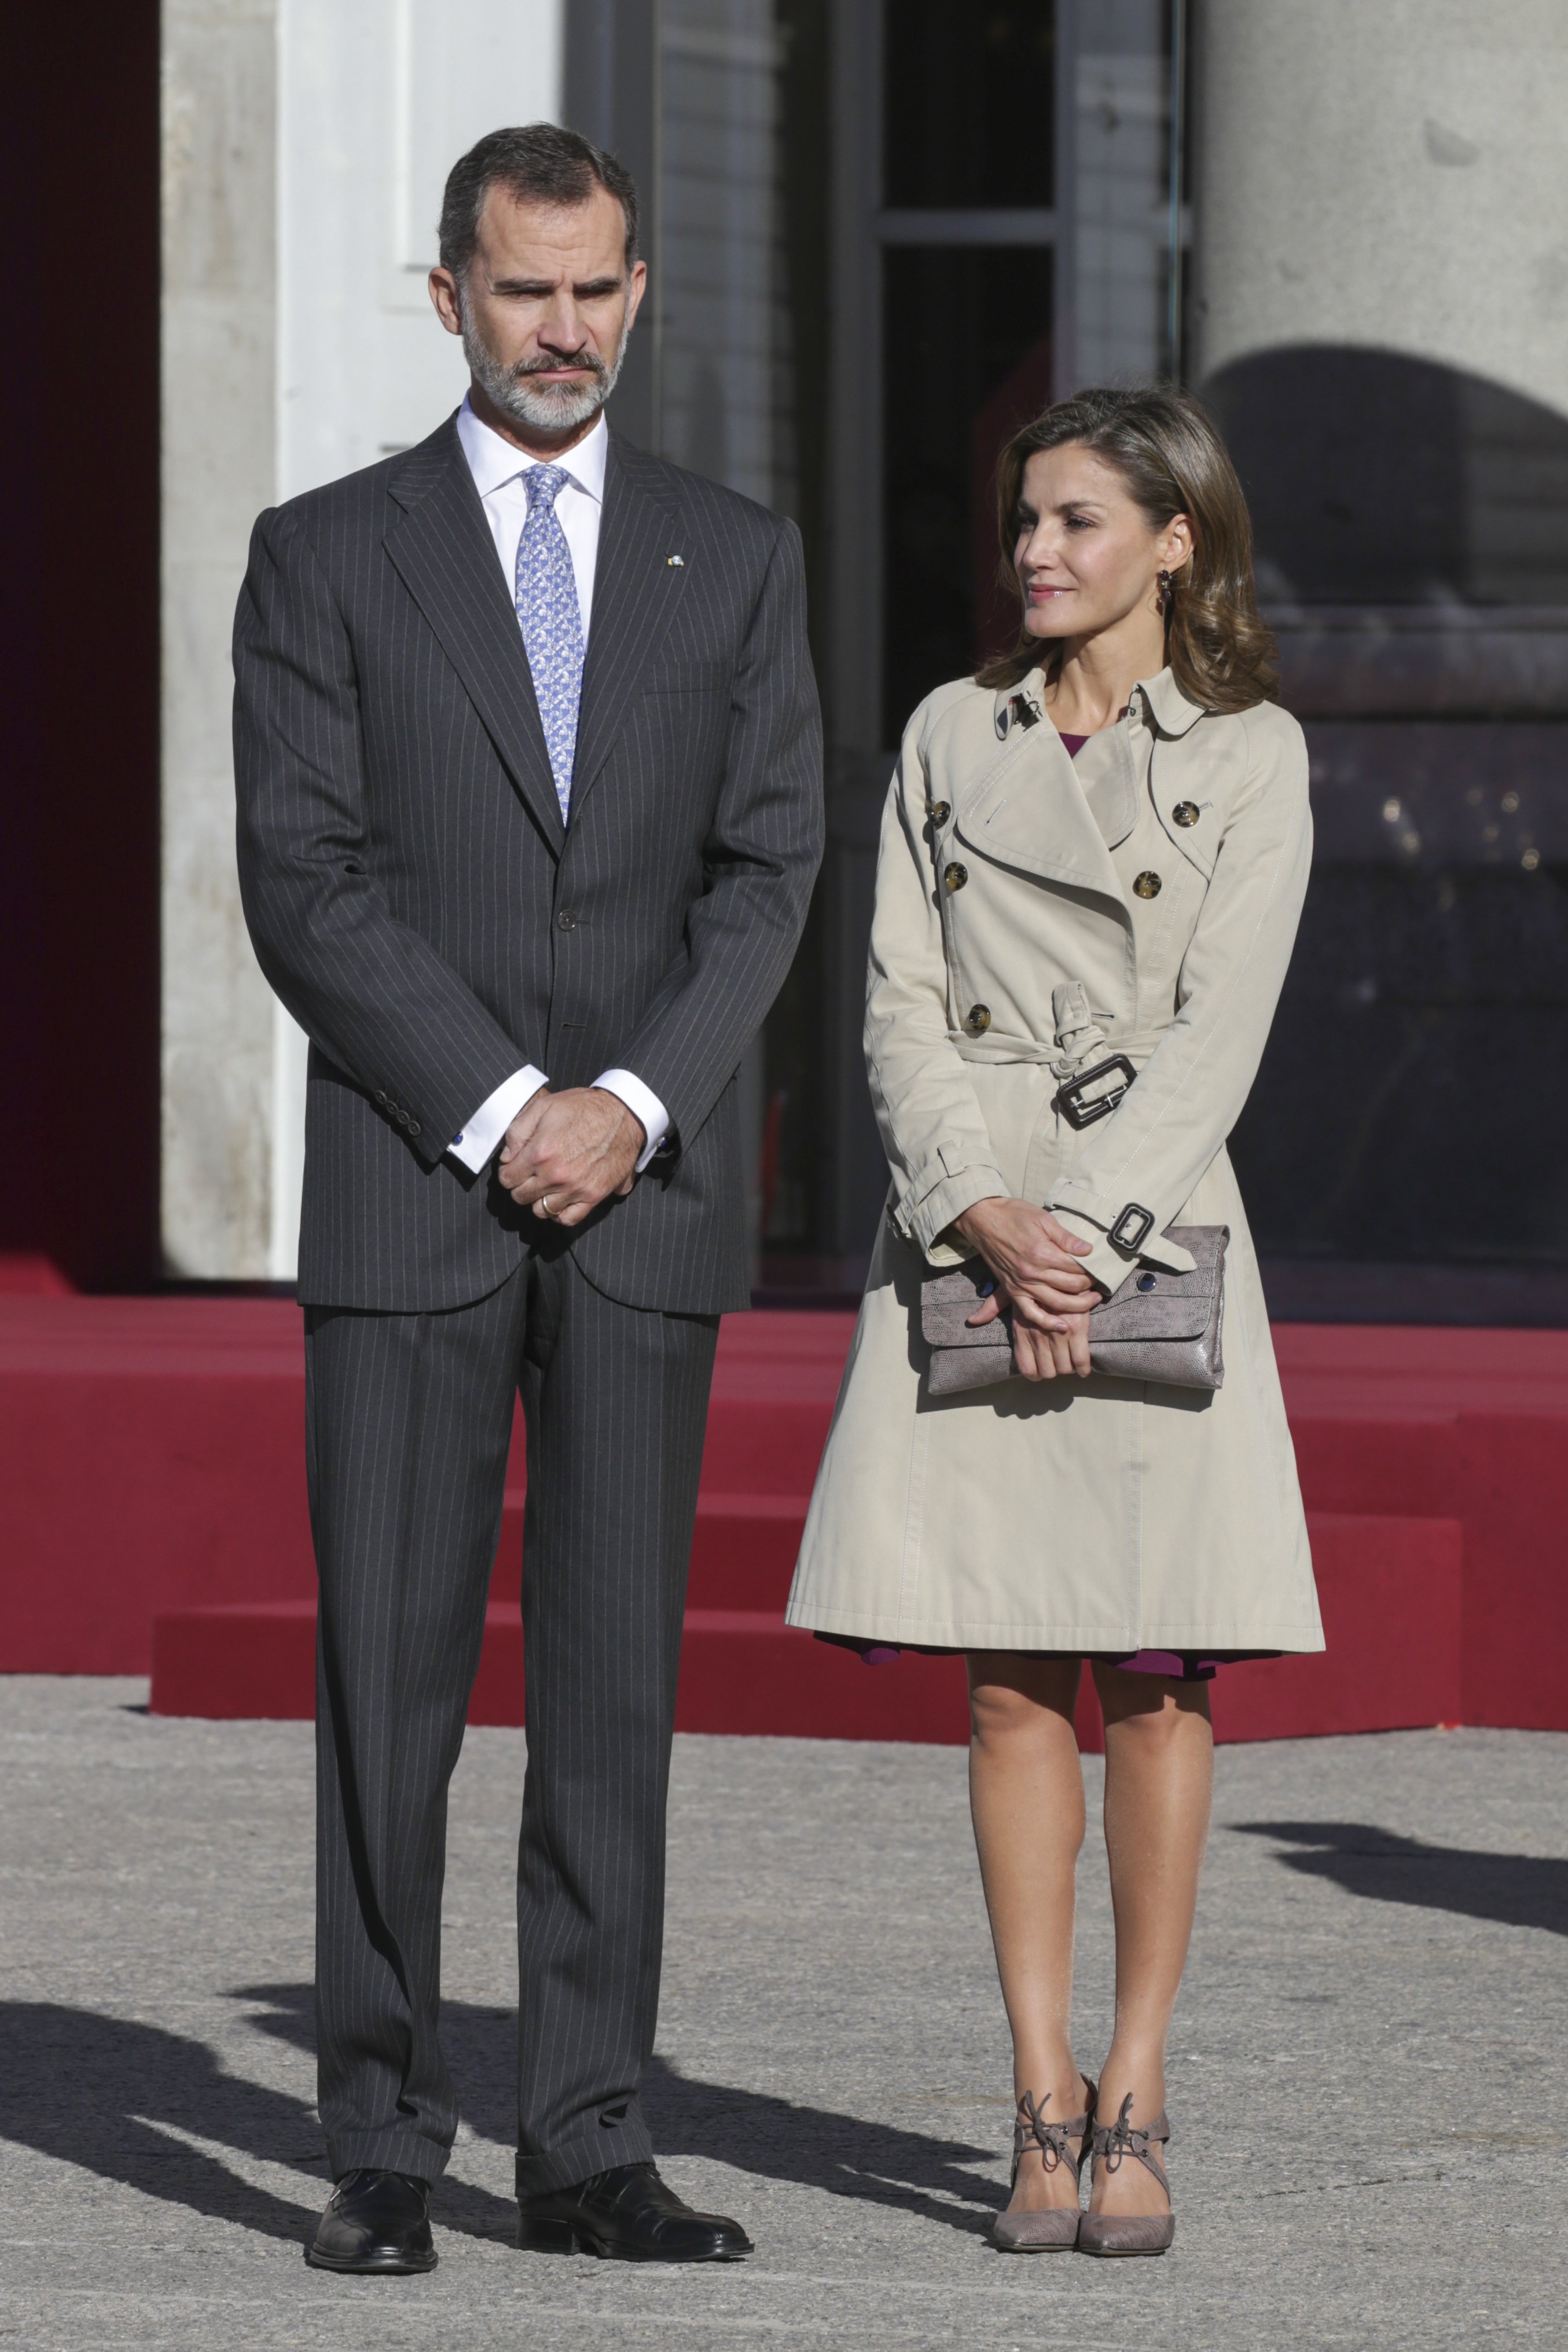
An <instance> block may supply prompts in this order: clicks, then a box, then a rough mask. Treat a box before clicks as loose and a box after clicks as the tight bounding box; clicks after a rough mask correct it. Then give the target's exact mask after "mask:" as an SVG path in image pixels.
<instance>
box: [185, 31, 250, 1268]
mask: <svg viewBox="0 0 1568 2352" xmlns="http://www.w3.org/2000/svg"><path fill="white" fill-rule="evenodd" d="M275 94H276V76H275V68H274V23H273V0H165V5H164V10H163V393H162V400H163V459H162V508H163V591H162V607H163V611H162V624H163V793H162V800H163V883H162V920H163V1146H162V1170H163V1181H162V1233H163V1252H164V1258H165V1262H166V1264H167V1266H168V1268H169V1271H170V1272H171V1273H172V1274H176V1275H185V1276H204V1277H214V1276H229V1277H246V1276H251V1277H254V1276H265V1275H266V1274H267V1270H268V1240H269V1227H270V1215H271V1202H270V1173H271V1170H270V1138H269V1130H270V1124H271V1090H272V1051H273V1010H272V1003H273V1001H272V997H271V994H270V992H269V991H268V989H267V983H266V982H265V981H264V980H263V979H262V977H261V973H260V971H258V970H257V968H256V959H255V958H254V956H253V955H252V954H251V951H250V943H249V941H248V940H247V939H246V931H245V924H244V920H243V919H242V917H241V914H240V905H239V889H238V886H237V883H236V881H235V857H234V786H233V767H232V761H231V756H230V749H229V697H230V691H231V672H230V667H229V630H230V625H231V623H232V619H233V614H234V604H235V593H236V591H237V589H238V586H239V583H240V579H241V577H242V575H243V572H244V570H245V555H246V542H247V541H248V539H249V535H250V527H251V524H252V522H253V521H254V520H255V518H256V514H257V513H258V511H259V510H260V509H261V508H263V507H264V506H266V505H267V504H268V503H269V502H270V500H271V499H272V497H273V489H274V456H273V452H274V439H275V433H274V397H273V385H274V375H275V368H274V324H275V310H276V291H275V281H276V263H275V236H274V216H275V174H274V163H273V151H274V134H273V124H274V103H275Z"/></svg>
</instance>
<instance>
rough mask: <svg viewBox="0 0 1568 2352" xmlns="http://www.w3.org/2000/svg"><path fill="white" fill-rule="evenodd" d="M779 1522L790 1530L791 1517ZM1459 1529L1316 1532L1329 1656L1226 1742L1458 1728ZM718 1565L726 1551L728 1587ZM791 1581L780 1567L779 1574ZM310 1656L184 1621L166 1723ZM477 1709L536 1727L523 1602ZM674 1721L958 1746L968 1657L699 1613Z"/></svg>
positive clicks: (273, 1705)
mask: <svg viewBox="0 0 1568 2352" xmlns="http://www.w3.org/2000/svg"><path fill="white" fill-rule="evenodd" d="M711 1524H712V1526H713V1527H714V1528H733V1529H735V1530H737V1534H738V1538H739V1539H741V1540H744V1541H745V1542H746V1543H747V1545H748V1546H749V1545H750V1544H751V1542H752V1540H753V1538H754V1523H752V1522H749V1521H748V1520H747V1517H745V1516H744V1515H742V1516H740V1517H737V1518H735V1519H727V1517H726V1516H725V1514H723V1513H722V1512H720V1513H715V1514H714V1515H713V1518H712V1522H711ZM774 1524H775V1525H782V1524H783V1519H782V1515H780V1517H779V1521H777V1522H775V1523H774ZM1460 1533H1461V1531H1460V1529H1459V1528H1458V1525H1457V1524H1456V1523H1455V1522H1454V1521H1452V1520H1449V1519H1389V1518H1378V1517H1350V1516H1332V1515H1331V1516H1326V1517H1321V1518H1314V1519H1313V1521H1312V1553H1313V1559H1314V1561H1315V1564H1316V1567H1317V1573H1318V1586H1319V1591H1320V1593H1321V1595H1322V1610H1323V1621H1324V1627H1325V1631H1326V1633H1327V1636H1328V1642H1329V1648H1328V1651H1327V1653H1326V1654H1323V1655H1321V1656H1303V1657H1296V1658H1281V1659H1278V1660H1270V1661H1268V1662H1259V1663H1258V1664H1250V1665H1240V1666H1227V1667H1225V1668H1223V1669H1222V1670H1221V1673H1220V1675H1219V1676H1218V1680H1217V1682H1216V1683H1215V1685H1214V1686H1213V1700H1214V1720H1215V1732H1216V1737H1217V1738H1219V1739H1222V1740H1236V1739H1286V1738H1297V1737H1302V1736H1306V1735H1309V1734H1312V1733H1320V1732H1334V1731H1389V1730H1397V1729H1401V1728H1404V1727H1408V1726H1413V1725H1418V1724H1430V1723H1451V1722H1455V1721H1457V1720H1458V1716H1459V1696H1460V1678H1459V1667H1460V1646H1459V1645H1460V1616H1459V1602H1460V1570H1461V1560H1462V1555H1461V1542H1460ZM715 1541H717V1538H715ZM720 1557H721V1555H720V1554H719V1553H718V1552H717V1551H716V1553H715V1555H714V1563H713V1566H712V1569H711V1570H710V1572H711V1573H712V1574H713V1575H715V1576H717V1574H718V1561H719V1559H720ZM750 1565H751V1563H750V1559H749V1557H748V1556H746V1555H742V1556H740V1565H739V1570H738V1571H737V1572H738V1573H739V1574H742V1575H744V1574H745V1573H747V1572H749V1570H750ZM777 1573H778V1568H777V1560H775V1563H774V1564H773V1566H771V1567H770V1568H769V1569H768V1575H769V1576H774V1577H776V1576H777ZM759 1581H760V1582H763V1583H765V1582H766V1578H763V1579H761V1580H759ZM314 1654H315V1612H314V1610H313V1609H312V1608H311V1607H310V1605H309V1604H308V1603H304V1602H297V1601H285V1602H273V1603H271V1604H267V1603H263V1604H261V1605H259V1606H256V1607H255V1608H252V1609H234V1608H230V1609H206V1610H188V1611H181V1612H171V1613H169V1614H167V1615H165V1616H162V1617H160V1618H159V1620H158V1621H157V1623H156V1626H155V1628H154V1633H153V1665H152V1710H153V1712H154V1714H157V1715H204V1716H231V1717H262V1716H272V1717H306V1716H308V1715H309V1714H310V1713H311V1712H312V1711H313V1707H314V1694H315V1665H314ZM468 1712H469V1721H470V1722H471V1723H476V1724H517V1723H520V1722H521V1721H522V1719H523V1635H522V1623H521V1620H520V1617H519V1615H518V1612H517V1603H516V1601H495V1602H492V1604H491V1607H490V1610H489V1613H488V1616H487V1619H486V1629H485V1645H484V1650H483V1654H482V1656H481V1660H480V1665H479V1673H478V1677H477V1679H476V1683H475V1686H474V1696H473V1700H472V1703H471V1705H470V1707H469V1711H468ZM675 1720H676V1724H677V1726H678V1727H679V1728H680V1729H681V1730H683V1731H707V1732H747V1733H753V1734H758V1733H760V1734H773V1735H778V1736H787V1737H790V1738H832V1739H911V1740H928V1741H935V1742H938V1743H946V1742H951V1741H962V1740H964V1739H966V1738H967V1737H968V1719H967V1706H966V1701H965V1681H964V1668H963V1664H962V1661H961V1660H959V1659H957V1658H923V1657H916V1656H905V1657H902V1658H899V1659H897V1660H895V1661H894V1662H892V1663H890V1664H883V1665H875V1666H868V1665H865V1664H862V1662H861V1660H860V1659H858V1658H856V1657H854V1656H853V1655H852V1654H850V1653H849V1652H847V1651H843V1650H840V1649H836V1648H834V1647H833V1646H832V1645H831V1643H824V1642H818V1641H814V1640H813V1639H812V1637H811V1636H810V1634H809V1633H800V1632H798V1631H796V1630H794V1629H793V1628H791V1627H789V1626H787V1625H786V1624H785V1622H784V1619H783V1614H782V1610H781V1608H779V1607H778V1606H774V1607H767V1606H762V1607H757V1606H752V1607H747V1608H744V1609H737V1608H713V1607H706V1606H695V1607H693V1608H692V1609H690V1610H689V1611H688V1612H687V1615H686V1625H685V1648H684V1653H683V1657H682V1664H681V1683H680V1694H679V1698H678V1701H677V1705H676V1715H675ZM1079 1735H1080V1738H1081V1740H1082V1745H1083V1746H1084V1747H1085V1748H1096V1749H1097V1748H1100V1747H1101V1746H1102V1745H1103V1738H1102V1734H1101V1729H1100V1721H1099V1709H1098V1706H1097V1705H1096V1704H1095V1701H1094V1699H1093V1696H1092V1685H1091V1684H1090V1682H1089V1679H1088V1677H1087V1676H1085V1679H1084V1685H1083V1692H1082V1699H1081V1703H1080V1708H1079Z"/></svg>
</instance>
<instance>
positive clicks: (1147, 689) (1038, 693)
mask: <svg viewBox="0 0 1568 2352" xmlns="http://www.w3.org/2000/svg"><path fill="white" fill-rule="evenodd" d="M1133 691H1134V694H1141V695H1142V696H1143V698H1144V707H1145V712H1146V713H1147V715H1148V717H1149V718H1150V719H1152V720H1153V722H1154V724H1155V727H1157V728H1158V730H1159V731H1160V733H1161V734H1162V735H1169V736H1179V735H1185V734H1186V733H1187V732H1188V730H1190V729H1191V728H1192V727H1194V726H1195V725H1196V724H1197V720H1198V719H1201V718H1202V717H1203V716H1204V709H1203V705H1202V704H1201V703H1198V702H1189V701H1188V700H1187V698H1186V695H1185V694H1184V693H1183V692H1182V690H1181V688H1180V687H1179V686H1178V685H1177V684H1176V679H1175V677H1173V675H1172V673H1171V669H1170V666H1169V664H1168V663H1167V664H1166V667H1165V668H1164V669H1162V670H1160V671H1158V672H1156V674H1155V676H1154V677H1141V678H1139V680H1138V682H1137V684H1136V685H1135V686H1134V688H1133ZM1020 703H1022V704H1026V705H1027V706H1028V708H1029V709H1030V710H1031V711H1033V713H1034V716H1035V719H1043V718H1044V717H1045V715H1046V713H1045V672H1044V670H1043V669H1041V668H1040V667H1038V666H1037V667H1035V668H1034V669H1031V670H1030V672H1029V674H1028V675H1027V677H1021V678H1019V682H1018V684H1017V685H1016V686H998V688H997V690H996V693H995V695H994V696H993V698H992V724H993V725H994V726H995V728H996V730H997V740H998V742H1005V741H1006V740H1007V739H1008V737H1009V734H1010V733H1011V732H1012V730H1013V729H1014V728H1015V727H1017V726H1028V725H1029V724H1030V721H1029V720H1028V719H1026V718H1024V717H1023V715H1022V714H1021V713H1020V711H1019V704H1020Z"/></svg>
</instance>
